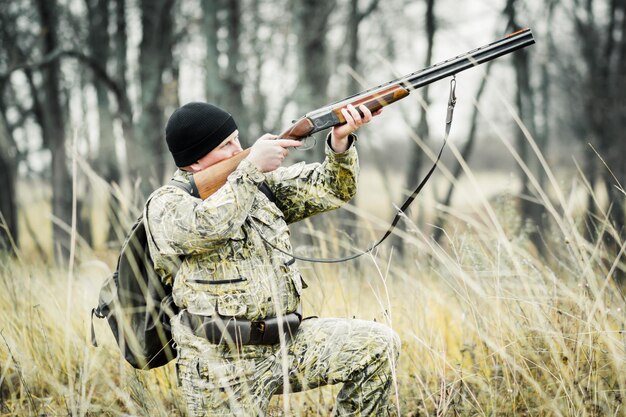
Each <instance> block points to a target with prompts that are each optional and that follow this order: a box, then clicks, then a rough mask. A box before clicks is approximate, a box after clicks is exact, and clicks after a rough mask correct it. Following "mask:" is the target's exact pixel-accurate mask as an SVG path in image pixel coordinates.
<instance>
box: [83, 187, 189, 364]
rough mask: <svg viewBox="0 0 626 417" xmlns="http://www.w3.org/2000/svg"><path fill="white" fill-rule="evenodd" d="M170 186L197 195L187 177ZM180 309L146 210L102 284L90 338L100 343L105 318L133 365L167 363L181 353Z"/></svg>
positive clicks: (134, 226) (131, 231)
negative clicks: (158, 263)
mask: <svg viewBox="0 0 626 417" xmlns="http://www.w3.org/2000/svg"><path fill="white" fill-rule="evenodd" d="M168 185H174V186H177V187H179V188H181V189H184V190H185V191H187V192H189V193H190V194H192V195H194V193H193V190H192V189H191V187H190V186H188V185H187V184H184V183H182V182H179V181H176V180H171V181H170V182H169V183H168ZM177 313H178V307H177V306H176V305H175V304H174V300H173V299H172V287H171V286H169V285H164V284H163V283H162V282H161V279H160V277H159V276H158V274H157V273H156V272H155V270H154V265H153V263H152V259H151V258H150V253H149V250H148V237H147V234H146V229H145V226H144V223H143V214H142V215H141V216H139V218H138V219H137V221H136V222H135V224H133V227H132V228H131V230H130V232H129V233H128V235H127V237H126V240H125V241H124V244H123V245H122V250H121V253H120V256H119V257H118V260H117V267H116V269H115V272H114V273H113V275H112V276H111V277H109V278H108V279H107V280H106V281H105V282H104V284H102V288H101V289H100V295H99V299H98V306H97V307H96V308H94V309H92V311H91V342H92V344H93V345H94V346H96V347H97V346H98V344H97V341H96V336H95V331H94V327H93V316H94V315H95V316H96V317H98V318H106V319H107V321H108V323H109V327H111V331H112V332H113V336H115V339H116V340H117V344H118V345H119V347H120V350H121V351H122V354H123V355H124V358H125V359H126V361H127V362H128V363H130V364H131V365H132V366H133V367H135V368H137V369H152V368H157V367H159V366H163V365H166V364H167V363H169V362H170V361H171V360H172V359H174V358H175V357H176V349H175V347H174V341H173V339H172V332H171V328H170V319H171V318H172V317H173V316H175V315H176V314H177Z"/></svg>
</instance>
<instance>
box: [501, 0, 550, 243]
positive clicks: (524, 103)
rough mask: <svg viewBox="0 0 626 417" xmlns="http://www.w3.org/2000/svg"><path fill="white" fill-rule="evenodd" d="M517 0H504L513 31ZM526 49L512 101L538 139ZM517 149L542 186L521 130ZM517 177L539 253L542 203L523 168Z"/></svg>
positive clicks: (520, 54)
mask: <svg viewBox="0 0 626 417" xmlns="http://www.w3.org/2000/svg"><path fill="white" fill-rule="evenodd" d="M516 4H517V1H516V0H507V4H506V7H505V11H504V13H505V15H506V16H507V18H508V19H509V23H508V27H510V28H512V30H519V29H521V26H519V25H518V24H517V11H516ZM528 55H529V52H528V51H527V50H520V51H517V52H516V53H515V54H514V55H513V66H514V68H515V78H516V86H517V91H516V94H515V103H516V105H517V110H518V113H519V117H520V120H521V121H522V123H523V124H524V126H525V127H526V129H528V131H529V132H530V135H531V136H532V137H533V138H537V128H536V125H535V114H536V109H535V103H534V95H533V94H534V93H533V91H532V87H531V83H530V63H529V58H528ZM517 152H518V153H519V155H520V157H521V159H522V160H523V161H524V162H525V163H526V165H528V167H529V169H530V171H531V173H532V174H533V175H535V176H536V177H537V180H538V181H539V187H543V183H542V182H541V181H542V180H543V178H544V177H543V175H541V174H540V172H541V171H542V167H541V166H540V164H539V160H538V159H537V158H536V157H535V155H534V154H533V153H531V150H530V146H529V145H528V141H527V139H526V136H525V134H524V132H523V131H522V130H521V129H518V130H517ZM519 175H520V179H521V183H522V190H521V200H520V214H521V215H522V217H523V219H525V220H526V221H529V222H531V224H532V228H531V230H530V233H529V238H530V240H531V241H532V242H533V244H534V245H535V247H536V248H537V250H538V251H539V253H540V254H545V253H546V250H545V249H546V248H545V241H544V239H543V238H542V236H541V231H542V230H545V208H544V206H543V205H541V204H538V203H535V202H534V201H531V200H530V199H529V196H531V195H533V194H535V193H534V192H533V189H532V186H531V183H530V180H529V179H528V177H527V175H526V174H525V173H524V171H523V170H522V169H521V168H520V173H519Z"/></svg>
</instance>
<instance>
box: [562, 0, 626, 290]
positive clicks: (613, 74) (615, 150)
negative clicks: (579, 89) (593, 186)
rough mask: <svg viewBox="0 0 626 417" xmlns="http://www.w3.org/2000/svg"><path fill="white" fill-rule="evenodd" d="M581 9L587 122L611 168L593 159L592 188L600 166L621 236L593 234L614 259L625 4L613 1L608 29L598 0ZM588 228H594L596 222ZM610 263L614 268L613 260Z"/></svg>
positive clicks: (624, 177)
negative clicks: (598, 12) (597, 11)
mask: <svg viewBox="0 0 626 417" xmlns="http://www.w3.org/2000/svg"><path fill="white" fill-rule="evenodd" d="M577 6H578V7H579V8H578V10H577V11H576V13H575V14H574V23H575V27H576V30H577V33H578V36H579V39H580V43H579V45H580V48H581V57H582V59H583V60H584V62H585V64H586V66H587V71H586V74H585V79H584V82H585V85H584V86H583V89H584V112H583V117H584V118H585V119H586V122H587V125H588V127H589V131H590V134H591V137H592V142H593V144H594V145H595V146H596V149H597V150H598V152H599V153H600V155H601V157H602V158H603V159H604V161H605V162H606V164H607V166H608V169H607V168H605V167H604V166H602V165H601V164H599V163H598V162H596V161H595V159H596V158H595V157H594V156H591V157H590V159H591V160H593V161H594V163H593V164H591V163H590V164H589V167H588V169H589V172H588V173H587V175H588V177H589V178H590V181H591V182H592V183H593V179H594V177H596V175H597V174H596V172H595V169H596V168H595V166H599V167H598V168H597V169H598V171H599V172H600V174H599V177H600V179H601V181H602V183H603V184H604V186H605V187H606V189H607V194H608V198H609V204H610V205H611V206H610V207H611V211H610V213H609V216H610V219H611V222H612V224H613V226H614V227H615V229H616V231H617V234H618V235H617V236H613V235H611V234H610V233H605V225H600V228H599V230H596V231H594V232H595V233H597V234H599V235H600V236H599V237H601V238H603V239H604V241H605V244H606V246H607V247H606V251H607V253H608V254H614V253H617V252H618V250H619V247H620V246H621V242H622V241H623V239H624V234H625V230H624V226H625V222H626V219H625V218H624V216H625V213H624V202H625V197H624V190H623V189H619V188H618V187H619V184H621V185H622V187H623V186H624V184H625V183H626V168H624V162H623V155H624V152H625V151H626V144H625V142H624V141H623V140H622V136H623V132H624V130H626V120H625V118H624V108H625V106H626V99H625V98H624V93H623V91H624V88H626V81H625V80H624V71H625V70H626V39H625V36H626V21H625V20H626V19H625V18H624V13H626V5H625V4H624V2H623V1H621V0H611V2H610V4H609V7H608V8H607V9H606V10H607V13H608V15H607V19H606V21H607V22H608V23H607V24H606V27H603V26H602V24H601V23H599V21H597V20H596V19H595V16H594V2H593V0H588V1H587V2H586V3H585V4H584V5H578V4H577ZM600 20H601V19H600ZM620 23H621V24H620ZM585 139H586V138H585ZM609 170H610V172H609ZM618 183H619V184H618ZM590 211H591V206H590ZM588 225H589V227H593V220H592V221H591V222H589V223H588ZM607 261H608V262H611V263H612V262H613V261H614V260H613V259H608V260H607ZM625 276H626V271H623V270H620V269H618V270H617V271H616V277H617V278H618V279H620V280H622V281H623V280H624V277H625Z"/></svg>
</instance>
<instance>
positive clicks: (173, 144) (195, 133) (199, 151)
mask: <svg viewBox="0 0 626 417" xmlns="http://www.w3.org/2000/svg"><path fill="white" fill-rule="evenodd" d="M235 130H237V125H236V124H235V120H234V119H233V117H232V116H231V115H230V114H228V113H227V112H225V111H224V110H222V109H220V108H219V107H216V106H214V105H212V104H208V103H197V102H196V103H189V104H185V105H184V106H182V107H180V108H178V109H176V110H175V111H174V113H172V115H171V116H170V119H169V120H168V121H167V125H166V126H165V140H166V141H167V147H168V148H169V150H170V152H171V153H172V156H173V157H174V162H176V166H178V167H185V166H188V165H191V164H193V163H195V162H197V161H198V160H199V159H200V158H202V157H203V156H204V155H206V154H208V153H209V152H211V151H212V150H213V149H215V147H217V145H219V144H220V143H222V142H223V141H224V139H226V138H227V137H228V136H230V134H232V133H233V132H234V131H235Z"/></svg>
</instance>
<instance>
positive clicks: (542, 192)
mask: <svg viewBox="0 0 626 417" xmlns="http://www.w3.org/2000/svg"><path fill="white" fill-rule="evenodd" d="M529 140H531V141H532V139H530V138H529ZM451 149H452V152H453V153H454V154H455V155H457V157H458V158H459V160H461V158H460V155H459V153H458V151H457V150H456V148H454V146H453V145H452V147H451ZM511 152H512V154H515V151H514V150H513V149H511ZM537 156H538V157H539V158H540V159H541V160H543V159H542V156H541V155H540V154H538V155H537ZM518 162H519V163H520V165H522V166H524V162H523V161H518ZM543 168H544V170H545V171H546V174H547V178H548V183H547V185H546V186H545V187H543V188H542V187H540V186H539V185H538V183H537V198H538V200H539V202H540V203H542V204H543V205H544V206H545V207H546V211H547V215H548V218H549V222H548V224H549V226H548V227H547V228H546V229H545V230H542V235H543V237H544V239H545V243H546V248H547V250H546V252H545V253H537V251H536V249H535V248H534V247H533V246H532V244H531V243H530V241H529V239H528V233H529V231H530V229H531V228H532V226H531V225H528V224H524V223H523V222H522V221H521V220H520V217H519V215H518V212H517V204H518V203H519V201H518V200H517V199H516V198H514V197H513V195H506V194H505V195H502V196H501V197H500V198H498V199H495V200H493V199H488V198H487V197H484V194H483V191H481V187H480V185H479V184H478V182H477V181H476V180H475V177H474V175H473V173H472V172H471V170H470V169H469V168H468V167H467V166H465V173H466V176H467V178H469V184H470V186H471V187H472V192H471V195H472V197H473V198H474V199H475V201H476V202H478V204H479V207H478V210H476V211H473V212H465V211H463V210H460V209H459V208H458V207H456V208H450V207H436V209H437V210H439V211H444V212H446V215H447V225H448V226H447V227H446V233H445V235H444V236H445V237H444V240H443V241H442V242H441V243H440V244H436V243H435V242H433V240H432V239H431V238H430V236H429V235H427V234H425V233H424V232H423V230H425V228H426V226H424V225H418V224H414V223H412V221H411V219H410V218H408V217H407V218H405V228H404V231H400V232H398V235H399V238H400V239H401V240H402V241H403V246H404V250H403V251H402V253H401V254H399V253H397V252H394V251H393V250H390V249H389V248H388V247H385V248H383V249H381V250H380V251H379V252H376V253H374V254H371V255H367V256H365V257H363V258H361V260H360V261H358V262H356V263H346V264H334V265H306V264H302V265H301V269H302V272H303V275H304V277H305V280H306V281H307V283H308V285H309V288H308V290H307V291H306V292H305V295H304V310H305V315H319V316H341V317H358V318H363V319H370V320H377V321H380V322H385V323H387V324H389V325H390V326H392V327H393V328H394V329H395V330H396V331H397V332H398V333H399V335H400V337H401V339H402V343H403V347H402V354H401V356H400V361H399V363H398V367H397V372H396V377H395V381H394V382H395V389H394V394H393V396H392V399H391V400H392V402H393V403H394V404H395V408H396V410H398V411H399V413H400V414H401V415H403V416H426V415H432V416H444V415H449V416H496V415H498V416H619V415H626V413H625V412H624V411H623V409H624V407H623V405H622V401H623V395H624V394H625V393H626V391H625V388H626V364H625V361H624V355H625V347H626V338H625V336H624V331H625V330H624V329H625V325H626V319H625V316H624V309H625V306H624V295H623V292H622V287H621V285H620V283H616V282H615V279H614V277H615V275H616V272H617V271H622V272H624V269H625V266H624V262H623V259H624V256H623V255H624V249H625V246H626V242H624V241H623V240H621V239H620V237H619V233H618V232H617V231H616V230H614V228H613V227H612V225H611V223H610V222H609V221H608V220H607V219H608V216H607V214H606V213H605V212H603V208H602V207H603V206H602V204H600V203H599V202H598V207H597V212H598V213H599V214H598V216H597V224H598V225H599V228H600V229H602V230H603V231H604V232H605V234H607V235H611V236H613V239H612V241H613V242H614V244H612V245H610V246H607V244H606V243H605V239H601V238H598V239H595V240H591V241H589V240H588V239H587V238H586V237H585V233H584V225H583V224H582V222H581V216H582V215H583V214H584V213H583V212H581V211H580V209H579V207H578V206H577V204H576V201H578V200H579V197H578V196H579V195H580V194H581V193H583V194H584V193H591V195H592V196H593V197H594V198H595V199H596V200H598V198H596V196H595V194H593V189H592V188H591V187H590V186H589V185H588V184H587V183H586V182H585V181H584V178H582V177H580V181H578V182H576V181H575V182H574V183H573V184H579V185H578V186H574V187H571V188H569V189H568V190H565V189H563V188H562V187H561V183H559V182H558V181H557V180H556V179H555V176H554V174H553V173H552V172H551V170H550V167H549V166H547V164H546V163H545V161H544V164H543ZM527 174H528V175H529V177H531V179H533V178H532V174H531V173H530V172H529V171H528V172H527ZM362 215H363V217H362V218H367V220H363V222H361V223H360V225H361V226H362V227H363V230H362V231H363V233H362V235H363V236H364V237H362V239H357V240H360V241H364V240H365V239H367V238H369V236H370V235H371V230H372V229H374V228H380V227H384V226H383V224H382V223H383V222H381V221H380V220H377V219H376V218H375V217H372V216H370V217H369V218H368V216H367V214H366V213H362ZM131 217H132V216H131ZM131 217H129V218H131ZM364 224H365V225H367V226H363V225H364ZM315 230H319V229H313V228H311V227H310V225H307V224H302V225H296V226H294V231H295V233H296V234H301V235H302V234H311V235H312V239H313V240H314V241H315V245H314V246H315V248H317V250H318V251H319V255H321V256H327V255H332V256H334V255H336V254H337V253H338V252H345V251H349V250H350V249H351V248H350V247H349V246H350V245H346V244H345V243H346V242H348V241H349V240H347V239H346V236H344V235H342V234H341V233H339V232H337V231H336V228H334V227H324V228H323V230H324V231H325V232H324V233H319V232H316V231H315ZM329 231H330V232H329ZM615 242H617V244H615ZM78 246H80V245H78ZM346 246H348V247H346ZM106 253H108V255H106ZM106 253H105V255H104V256H103V255H102V253H100V252H94V251H92V250H91V249H90V248H85V247H82V248H79V250H78V251H77V252H76V262H75V263H74V264H72V265H70V267H69V268H60V269H55V268H50V267H48V266H46V264H45V263H43V262H40V261H33V260H32V259H33V258H31V257H29V256H28V254H26V253H21V256H20V257H18V258H7V257H6V256H4V257H3V258H2V259H1V262H0V265H1V266H0V288H2V291H0V312H1V313H0V314H1V317H2V322H1V325H0V336H1V337H0V360H1V362H0V415H2V416H4V415H6V416H9V415H72V416H83V415H91V416H101V415H105V416H106V415H108V416H117V415H136V416H170V415H183V414H184V403H183V399H182V398H181V395H180V392H179V390H178V388H177V386H176V377H175V368H174V364H170V365H168V366H166V367H164V368H161V369H157V370H153V371H149V372H143V371H136V370H134V369H132V368H131V367H130V366H129V365H127V364H125V363H124V361H123V359H122V358H121V357H120V355H119V352H118V351H117V349H116V347H115V345H114V343H113V338H112V337H111V334H110V331H109V330H108V328H107V327H106V324H104V323H102V322H98V323H96V334H97V337H98V340H99V341H101V344H102V346H101V347H99V348H94V347H92V346H91V344H90V338H89V317H90V310H91V308H92V307H93V306H94V305H95V302H96V299H97V293H98V289H99V285H100V283H101V282H102V281H103V280H104V278H105V277H106V276H107V275H108V274H109V273H110V268H111V265H112V262H111V259H112V258H113V257H112V256H111V252H106ZM105 258H106V259H107V262H102V259H105ZM337 390H338V387H325V388H322V389H318V390H312V391H308V392H304V393H297V394H292V395H291V396H290V399H289V402H288V404H286V403H285V402H284V401H283V398H281V397H279V396H277V397H275V398H274V399H273V400H272V404H271V407H272V409H271V411H270V414H271V415H283V414H288V415H302V416H304V415H307V416H308V415H328V414H329V412H330V410H331V409H332V406H333V402H334V395H335V394H336V392H337Z"/></svg>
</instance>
